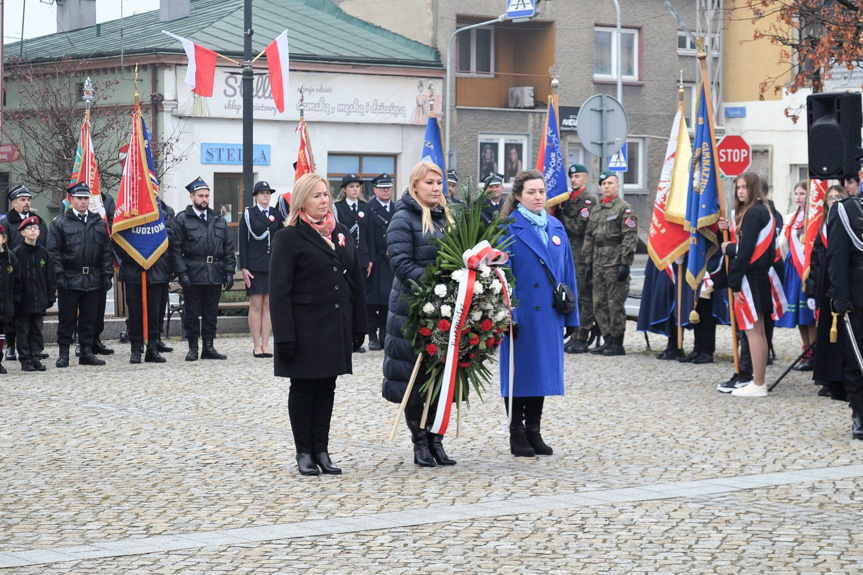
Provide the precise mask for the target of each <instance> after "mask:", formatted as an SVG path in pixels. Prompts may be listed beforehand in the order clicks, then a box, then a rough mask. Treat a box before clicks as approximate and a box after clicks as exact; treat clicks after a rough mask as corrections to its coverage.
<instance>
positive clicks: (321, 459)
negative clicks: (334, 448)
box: [315, 451, 342, 475]
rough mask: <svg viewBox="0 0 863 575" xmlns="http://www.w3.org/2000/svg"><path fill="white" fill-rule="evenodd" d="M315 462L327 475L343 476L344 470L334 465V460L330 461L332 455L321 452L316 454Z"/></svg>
mask: <svg viewBox="0 0 863 575" xmlns="http://www.w3.org/2000/svg"><path fill="white" fill-rule="evenodd" d="M315 461H316V462H317V464H318V466H319V467H320V468H321V471H323V472H324V473H325V474H327V475H341V474H342V470H341V469H340V468H338V467H336V466H335V465H333V462H332V460H330V454H329V453H327V452H326V451H321V452H320V453H316V454H315Z"/></svg>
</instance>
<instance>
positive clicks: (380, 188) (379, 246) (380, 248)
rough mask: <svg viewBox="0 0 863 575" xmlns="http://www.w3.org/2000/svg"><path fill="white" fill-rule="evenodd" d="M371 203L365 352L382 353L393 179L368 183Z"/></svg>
mask: <svg viewBox="0 0 863 575" xmlns="http://www.w3.org/2000/svg"><path fill="white" fill-rule="evenodd" d="M372 190H373V191H374V193H375V197H374V199H372V200H370V201H369V204H368V205H369V212H370V213H371V224H372V225H371V228H372V237H373V239H374V251H373V252H372V270H371V273H370V274H369V276H368V279H367V280H366V310H367V312H368V318H369V350H371V351H379V350H381V349H383V342H384V336H385V334H386V332H387V309H388V303H389V297H390V291H391V290H392V288H393V269H392V267H391V266H390V259H389V257H388V256H387V226H389V225H390V218H392V217H393V213H394V212H395V202H393V197H392V196H393V179H392V177H391V176H390V175H389V174H381V175H380V176H378V177H376V178H375V179H373V180H372Z"/></svg>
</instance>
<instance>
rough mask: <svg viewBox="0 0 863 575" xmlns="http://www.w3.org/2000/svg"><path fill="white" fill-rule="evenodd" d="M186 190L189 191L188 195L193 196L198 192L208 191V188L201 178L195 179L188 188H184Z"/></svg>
mask: <svg viewBox="0 0 863 575" xmlns="http://www.w3.org/2000/svg"><path fill="white" fill-rule="evenodd" d="M186 189H187V190H189V193H190V194H194V193H195V192H197V191H198V190H209V189H210V186H209V185H207V182H205V181H204V180H202V179H201V178H195V179H194V180H193V181H192V182H191V183H190V184H189V185H188V186H186Z"/></svg>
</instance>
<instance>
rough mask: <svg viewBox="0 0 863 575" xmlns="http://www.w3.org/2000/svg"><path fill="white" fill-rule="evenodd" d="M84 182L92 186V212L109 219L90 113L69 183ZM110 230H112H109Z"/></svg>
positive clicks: (67, 197) (67, 205) (80, 139)
mask: <svg viewBox="0 0 863 575" xmlns="http://www.w3.org/2000/svg"><path fill="white" fill-rule="evenodd" d="M78 182H84V183H85V184H87V186H88V187H89V188H90V207H89V210H90V211H91V212H96V213H97V214H99V215H100V216H102V219H104V220H107V217H106V214H105V206H104V205H103V204H102V184H101V181H100V179H99V166H98V165H97V164H96V153H95V152H94V151H93V139H92V138H91V136H90V113H89V112H88V113H87V116H86V117H85V118H84V121H83V122H82V123H81V135H80V136H79V138H78V147H77V148H76V149H75V165H74V167H73V168H72V177H71V178H70V179H69V185H70V186H71V185H73V184H77V183H78ZM64 203H65V205H66V208H67V209H68V207H69V205H70V203H69V196H68V193H67V196H66V201H65V202H64ZM108 231H109V232H110V231H111V230H108Z"/></svg>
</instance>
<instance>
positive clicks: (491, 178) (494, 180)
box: [484, 172, 503, 186]
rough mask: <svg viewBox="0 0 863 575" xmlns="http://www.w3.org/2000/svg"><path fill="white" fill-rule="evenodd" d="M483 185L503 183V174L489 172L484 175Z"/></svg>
mask: <svg viewBox="0 0 863 575" xmlns="http://www.w3.org/2000/svg"><path fill="white" fill-rule="evenodd" d="M484 183H485V185H487V186H493V185H495V184H503V174H496V173H494V172H491V173H490V174H489V175H487V176H486V177H485V182H484Z"/></svg>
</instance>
